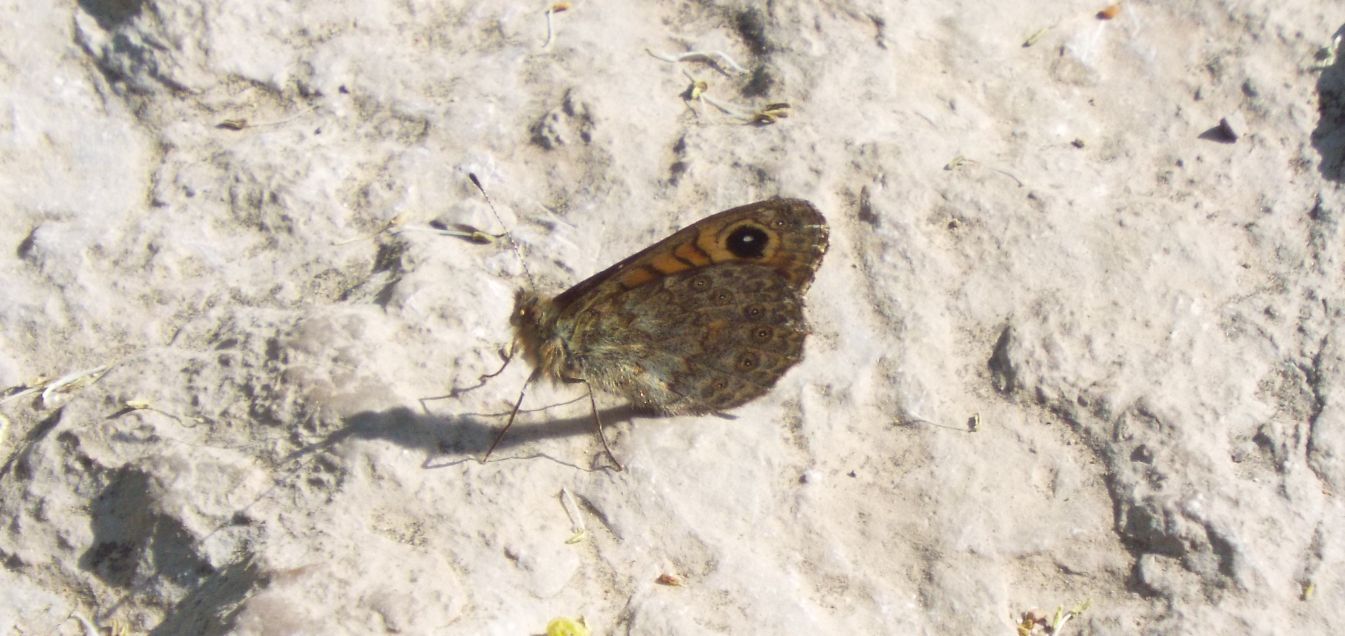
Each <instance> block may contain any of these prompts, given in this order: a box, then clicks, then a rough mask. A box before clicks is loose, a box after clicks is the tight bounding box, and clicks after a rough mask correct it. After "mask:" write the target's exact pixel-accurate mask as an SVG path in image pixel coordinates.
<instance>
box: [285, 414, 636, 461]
mask: <svg viewBox="0 0 1345 636" xmlns="http://www.w3.org/2000/svg"><path fill="white" fill-rule="evenodd" d="M598 414H599V417H600V418H601V419H602V422H603V423H604V425H606V426H609V427H610V426H611V425H612V424H614V423H617V422H621V421H626V420H629V419H631V418H633V417H635V416H637V415H646V413H644V412H643V411H640V410H638V409H635V408H633V407H631V406H620V407H616V408H610V409H600V410H599V411H598ZM507 415H508V414H507V413H506V414H505V415H504V416H501V417H495V416H492V415H483V414H477V413H472V414H466V415H458V416H436V415H426V414H420V413H416V412H415V411H412V410H411V409H408V408H395V409H389V410H386V411H365V412H362V413H356V414H355V415H352V416H350V417H348V418H346V419H345V426H344V427H343V428H341V429H340V430H337V431H334V432H332V433H331V434H329V435H327V436H326V437H325V438H323V439H322V441H320V442H317V443H315V444H310V445H308V446H305V447H304V448H302V449H300V450H298V451H296V452H295V453H293V454H292V455H290V457H289V458H288V459H291V460H294V459H299V458H302V457H303V456H305V455H310V454H312V453H314V452H315V451H322V450H326V449H329V448H332V447H334V446H336V445H338V444H340V443H341V442H343V441H345V440H347V439H350V438H356V439H365V440H383V441H387V442H391V443H393V444H396V445H398V446H402V447H404V448H410V449H417V450H423V451H425V453H426V459H425V464H424V465H425V466H426V467H427V468H440V467H443V466H449V465H455V464H458V463H461V462H464V461H475V460H479V459H481V458H482V457H483V456H484V455H485V454H486V451H487V450H488V449H489V448H490V445H491V443H492V442H493V441H494V440H495V437H496V435H498V434H499V432H500V429H501V428H502V427H503V426H504V422H505V421H506V420H507V419H508V418H507ZM523 415H524V413H523V412H520V419H521V418H522V417H523ZM596 431H597V429H596V427H595V424H594V421H593V415H592V414H591V413H590V414H586V415H582V416H578V417H571V418H563V419H545V420H544V421H541V422H522V421H519V420H515V421H514V424H513V426H511V427H510V428H509V431H508V432H507V433H505V435H504V437H503V438H502V439H501V440H500V443H499V445H498V446H496V447H495V450H494V453H493V454H492V456H491V460H492V461H494V460H495V459H506V457H504V455H506V454H507V453H508V452H509V451H510V450H511V449H516V448H518V447H520V446H523V445H526V444H528V443H531V442H535V441H538V440H543V439H549V438H560V437H568V436H571V435H595V436H596V435H597V432H596Z"/></svg>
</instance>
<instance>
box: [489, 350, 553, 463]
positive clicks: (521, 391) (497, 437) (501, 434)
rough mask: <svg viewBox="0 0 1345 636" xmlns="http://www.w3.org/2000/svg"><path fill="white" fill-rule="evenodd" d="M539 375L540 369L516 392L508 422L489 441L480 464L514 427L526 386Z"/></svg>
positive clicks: (525, 393)
mask: <svg viewBox="0 0 1345 636" xmlns="http://www.w3.org/2000/svg"><path fill="white" fill-rule="evenodd" d="M505 364H509V361H508V360H506V361H505ZM503 370H504V369H503V368H501V369H500V371H503ZM496 373H498V372H496ZM541 375H542V372H541V369H538V370H535V371H533V372H532V375H530V376H528V379H527V381H525V382H524V383H523V388H521V389H519V390H518V400H517V401H515V402H514V410H512V411H510V412H509V421H507V422H505V423H504V428H502V429H500V432H499V433H496V434H495V439H494V440H493V441H491V443H490V448H487V449H486V456H485V457H482V458H481V463H482V464H484V463H486V461H488V460H489V459H490V454H491V453H493V452H495V447H496V446H499V445H500V440H503V439H504V434H505V433H508V432H509V427H510V426H513V425H514V417H516V416H517V415H518V409H519V407H521V406H523V396H525V395H527V394H528V385H529V384H532V381H533V380H536V379H537V378H538V377H540V376H541Z"/></svg>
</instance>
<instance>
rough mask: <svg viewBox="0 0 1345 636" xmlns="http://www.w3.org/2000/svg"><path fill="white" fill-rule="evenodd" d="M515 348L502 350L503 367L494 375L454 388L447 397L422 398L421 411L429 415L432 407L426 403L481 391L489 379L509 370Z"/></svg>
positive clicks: (487, 375) (483, 376)
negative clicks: (469, 384)
mask: <svg viewBox="0 0 1345 636" xmlns="http://www.w3.org/2000/svg"><path fill="white" fill-rule="evenodd" d="M514 347H515V345H513V344H510V345H509V349H508V350H506V349H505V348H504V347H501V348H500V360H502V361H503V362H504V363H503V364H501V365H500V368H498V369H496V370H495V371H494V372H493V373H483V374H482V375H481V377H478V378H477V379H476V384H473V385H472V386H464V387H453V388H452V389H451V390H450V391H449V392H448V393H447V394H445V395H435V396H432V397H423V398H420V408H421V410H423V411H425V412H426V413H429V412H430V407H428V406H425V403H426V402H433V401H435V400H448V399H453V398H456V397H458V396H460V395H462V394H463V393H466V392H468V391H475V390H477V389H479V388H481V387H483V386H486V380H489V379H491V378H493V377H495V376H497V375H499V374H501V373H504V370H505V369H507V368H509V363H510V362H512V361H513V360H514Z"/></svg>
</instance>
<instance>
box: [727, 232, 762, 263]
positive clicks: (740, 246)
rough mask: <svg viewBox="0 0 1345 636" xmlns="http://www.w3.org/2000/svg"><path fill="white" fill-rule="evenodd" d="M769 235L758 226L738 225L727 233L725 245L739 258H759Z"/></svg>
mask: <svg viewBox="0 0 1345 636" xmlns="http://www.w3.org/2000/svg"><path fill="white" fill-rule="evenodd" d="M769 240H770V237H769V236H767V235H766V232H764V231H762V229H761V228H758V227H740V228H738V229H736V230H734V231H733V232H732V233H731V234H729V239H728V242H727V247H728V248H729V251H730V252H733V255H734V256H737V257H739V258H761V256H762V255H763V254H765V253H766V243H767V242H769Z"/></svg>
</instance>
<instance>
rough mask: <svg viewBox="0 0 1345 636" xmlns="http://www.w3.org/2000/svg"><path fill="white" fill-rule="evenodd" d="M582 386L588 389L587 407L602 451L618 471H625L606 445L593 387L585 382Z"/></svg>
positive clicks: (605, 436)
mask: <svg viewBox="0 0 1345 636" xmlns="http://www.w3.org/2000/svg"><path fill="white" fill-rule="evenodd" d="M584 386H586V387H588V405H589V406H590V407H592V408H593V421H594V422H597V424H598V439H600V440H602V449H603V450H605V451H607V458H608V459H610V460H612V463H613V464H615V465H616V469H617V470H618V471H623V470H626V467H625V466H622V465H621V461H620V460H618V459H617V458H616V454H615V453H613V452H612V446H611V445H610V444H608V443H607V432H606V431H604V430H603V427H602V417H601V416H600V415H598V401H597V400H595V399H594V398H593V387H592V386H590V385H589V383H588V382H585V383H584Z"/></svg>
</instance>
